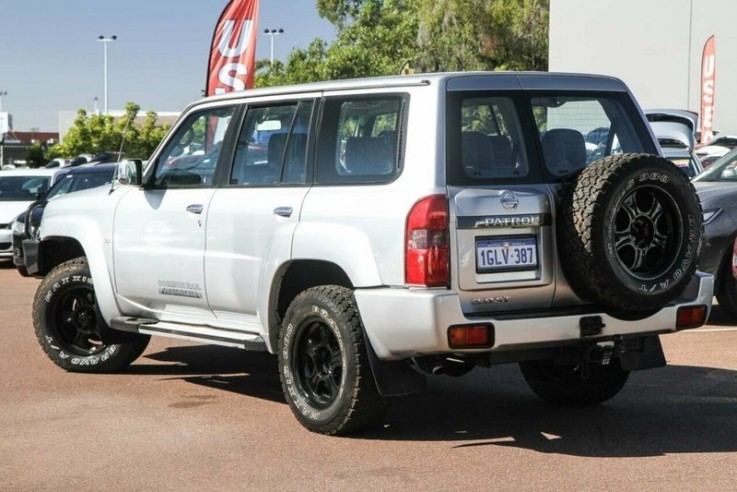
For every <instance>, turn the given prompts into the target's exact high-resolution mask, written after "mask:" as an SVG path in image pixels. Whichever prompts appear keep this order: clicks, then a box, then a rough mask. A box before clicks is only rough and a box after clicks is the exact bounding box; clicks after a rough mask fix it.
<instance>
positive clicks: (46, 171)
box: [0, 168, 59, 177]
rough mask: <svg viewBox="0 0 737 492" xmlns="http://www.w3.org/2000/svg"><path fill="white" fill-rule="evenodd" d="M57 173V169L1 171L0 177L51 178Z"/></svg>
mask: <svg viewBox="0 0 737 492" xmlns="http://www.w3.org/2000/svg"><path fill="white" fill-rule="evenodd" d="M58 172H59V168H51V169H45V168H41V169H27V168H25V169H3V170H2V171H0V177H3V176H53V175H55V174H56V173H58Z"/></svg>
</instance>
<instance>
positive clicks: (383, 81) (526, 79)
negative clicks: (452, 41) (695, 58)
mask: <svg viewBox="0 0 737 492" xmlns="http://www.w3.org/2000/svg"><path fill="white" fill-rule="evenodd" d="M479 76H483V77H493V78H494V79H498V80H499V81H502V80H506V81H507V82H508V83H509V82H512V83H514V84H515V85H516V86H518V87H520V88H525V89H562V88H564V87H567V88H570V89H581V88H584V89H591V90H597V89H598V90H625V89H626V86H625V85H624V83H623V82H622V81H621V80H619V79H617V78H614V77H609V76H604V75H589V74H574V73H553V72H442V73H423V74H414V75H392V76H386V77H368V78H361V79H348V80H332V81H325V82H312V83H309V84H300V85H286V86H277V87H265V88H259V89H248V90H246V91H236V92H229V93H226V94H221V95H218V96H210V97H208V98H205V99H204V101H213V100H228V99H239V98H242V97H257V96H267V95H276V94H294V93H300V92H319V91H331V90H350V89H369V88H381V87H409V86H417V85H431V84H436V83H440V82H443V81H447V80H450V79H463V78H471V77H479ZM202 101H203V100H199V101H197V103H201V102H202Z"/></svg>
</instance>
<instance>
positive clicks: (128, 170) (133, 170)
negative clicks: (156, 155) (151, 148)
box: [115, 159, 143, 186]
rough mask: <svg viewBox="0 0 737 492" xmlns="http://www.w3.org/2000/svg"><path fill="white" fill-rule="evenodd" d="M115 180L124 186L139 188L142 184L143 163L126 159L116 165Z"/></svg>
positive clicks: (139, 160)
mask: <svg viewBox="0 0 737 492" xmlns="http://www.w3.org/2000/svg"><path fill="white" fill-rule="evenodd" d="M115 180H116V181H117V182H118V183H120V184H124V185H134V186H140V185H141V183H143V161H142V160H141V159H126V160H124V161H122V162H120V163H119V164H118V169H117V170H116V171H115Z"/></svg>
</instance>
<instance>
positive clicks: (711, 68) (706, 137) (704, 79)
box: [701, 35, 717, 144]
mask: <svg viewBox="0 0 737 492" xmlns="http://www.w3.org/2000/svg"><path fill="white" fill-rule="evenodd" d="M716 78H717V54H716V46H715V45H714V36H713V35H712V36H711V37H710V38H709V39H707V40H706V44H705V45H704V53H703V54H702V56H701V143H702V144H708V143H709V141H711V139H712V137H713V136H714V135H713V133H712V132H713V130H714V126H713V125H714V94H715V89H716Z"/></svg>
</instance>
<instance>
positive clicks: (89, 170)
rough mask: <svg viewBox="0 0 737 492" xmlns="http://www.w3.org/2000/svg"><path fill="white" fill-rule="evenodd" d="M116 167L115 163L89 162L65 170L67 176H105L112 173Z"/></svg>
mask: <svg viewBox="0 0 737 492" xmlns="http://www.w3.org/2000/svg"><path fill="white" fill-rule="evenodd" d="M116 167H117V163H116V162H90V163H88V164H82V165H81V166H76V167H71V168H66V169H67V174H93V173H94V174H98V173H99V174H105V173H109V172H112V171H114V170H115V168H116Z"/></svg>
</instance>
